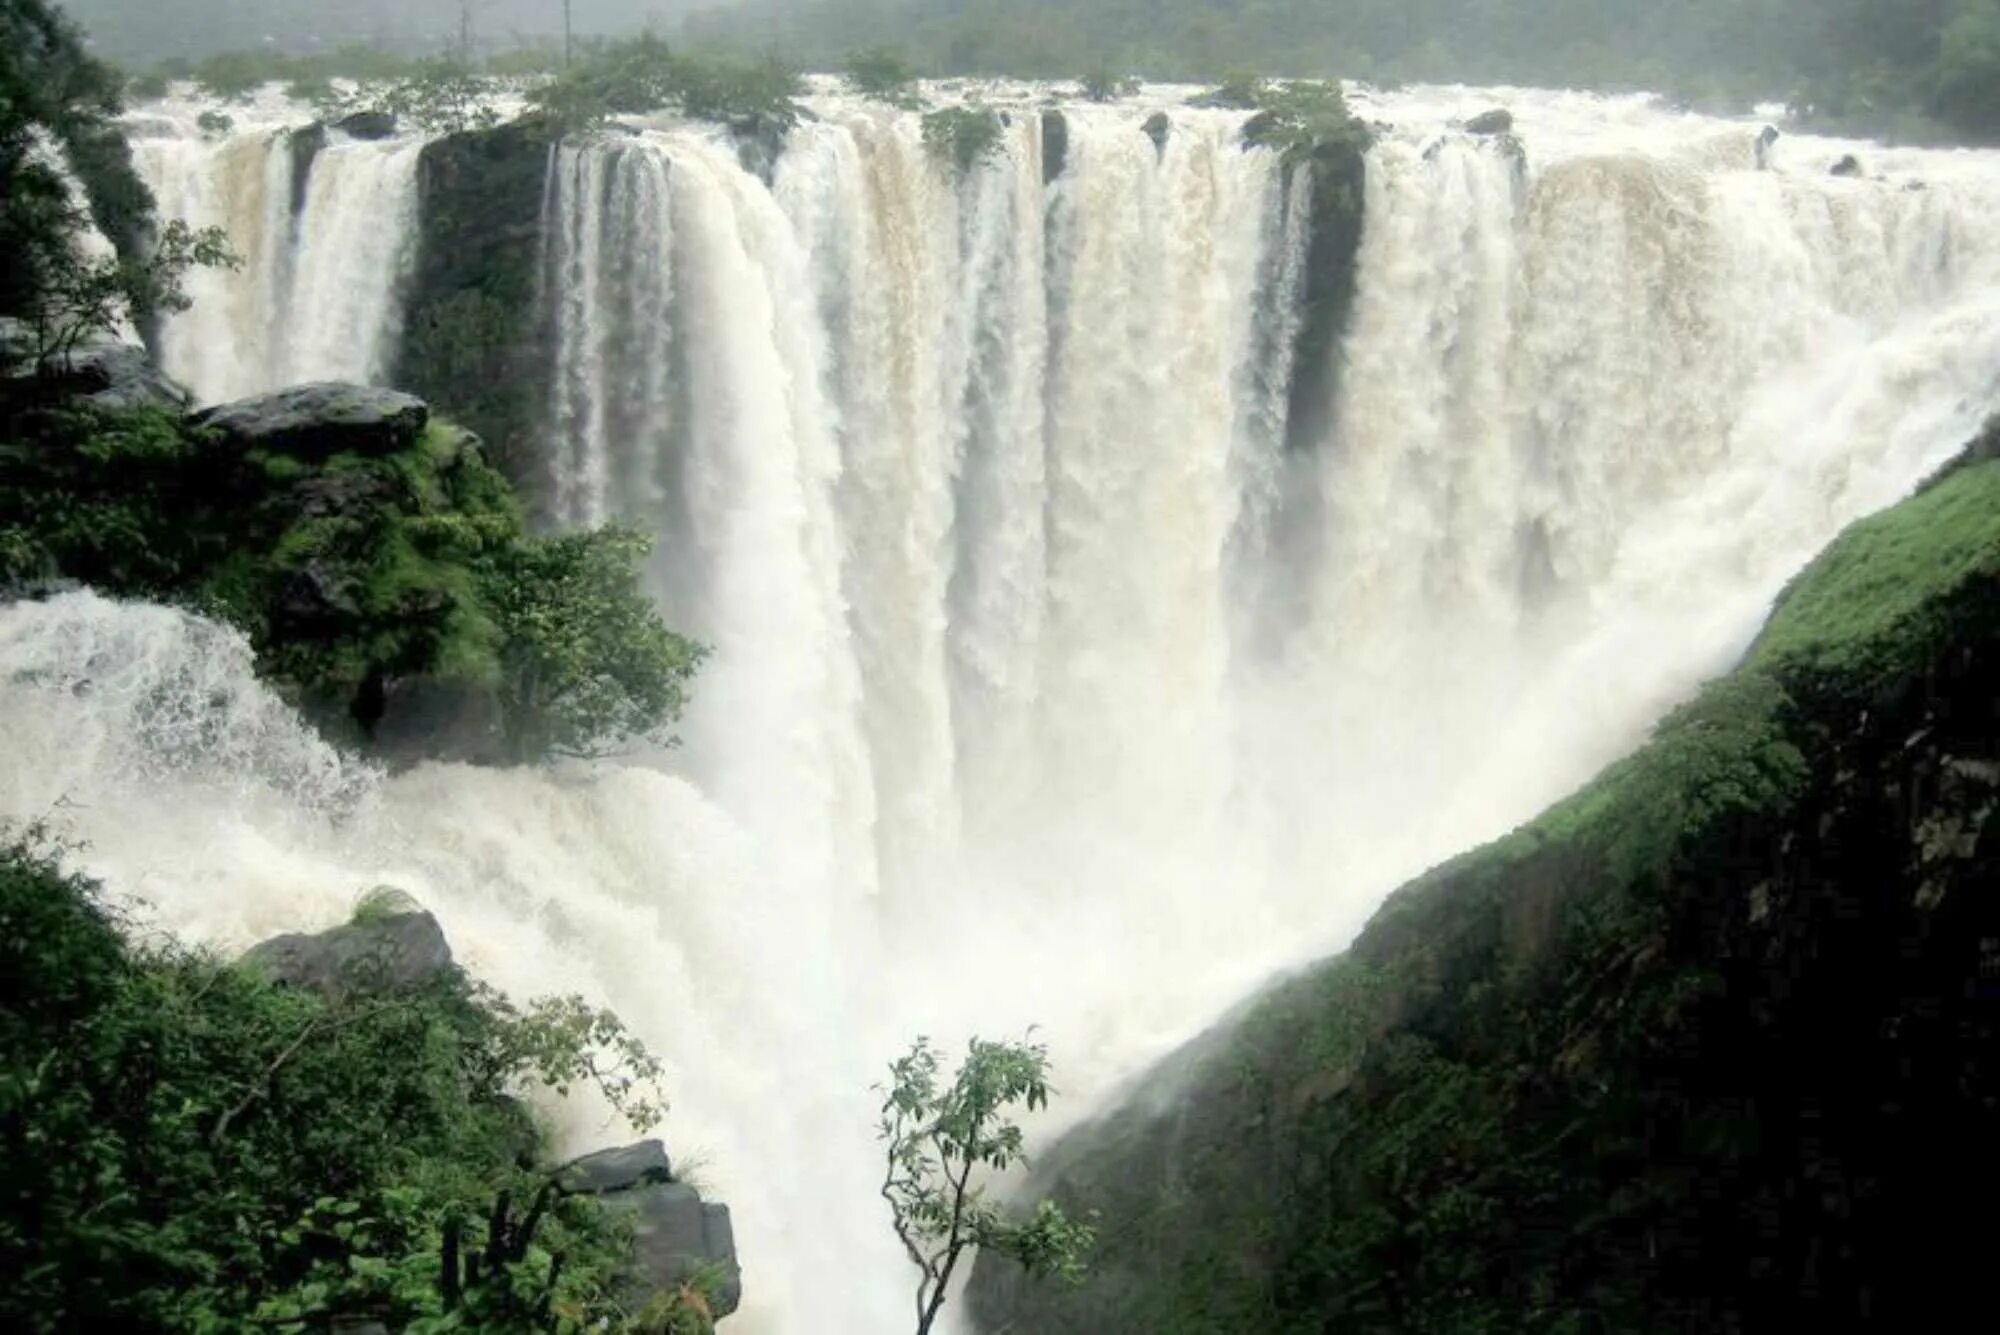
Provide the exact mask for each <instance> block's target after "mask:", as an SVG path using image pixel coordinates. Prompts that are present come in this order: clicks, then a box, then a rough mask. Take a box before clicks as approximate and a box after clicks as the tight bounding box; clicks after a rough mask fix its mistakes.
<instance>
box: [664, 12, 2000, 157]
mask: <svg viewBox="0 0 2000 1335" xmlns="http://www.w3.org/2000/svg"><path fill="white" fill-rule="evenodd" d="M685 31H686V33H687V34H688V36H689V37H690V38H692V39H694V40H697V41H702V42H712V43H727V44H734V45H737V46H739V47H743V48H746V49H749V50H754V51H759V52H774V53H776V54H778V55H781V56H782V57H784V58H786V59H788V60H791V61H793V62H795V63H800V64H803V65H806V66H809V67H814V68H823V67H829V66H834V65H837V64H838V62H839V58H840V56H841V55H842V54H843V53H844V52H847V51H849V50H852V49H854V48H856V47H869V46H875V45H878V44H883V43H889V44H895V45H899V46H901V47H902V48H903V49H904V50H905V51H906V52H907V53H908V55H909V57H910V58H911V60H912V61H913V62H914V63H915V64H917V65H918V66H919V67H921V68H925V69H927V70H930V71H933V72H936V73H941V74H997V73H1005V74H1019V75H1041V76H1051V77H1063V76H1077V75H1081V74H1083V73H1085V72H1086V71H1088V70H1090V69H1094V68H1106V67H1109V68H1114V69H1118V70H1121V71H1124V72H1129V73H1135V74H1141V75H1144V76H1146V77H1149V78H1156V79H1158V78H1181V79H1187V80H1191V81H1215V80H1219V79H1223V78H1225V77H1227V76H1228V75H1229V74H1230V73H1232V72H1235V71H1248V70H1254V71H1257V72H1260V73H1264V74H1272V75H1296V76H1314V77H1334V76H1337V77H1345V78H1358V79H1368V80H1373V81H1378V82H1418V81H1424V82H1432V81H1449V82H1468V83H1522V84H1539V85H1558V86H1575V87H1589V88H1634V89H1638V88H1643V89H1651V90H1656V91H1663V92H1669V93H1674V94H1678V95H1681V96H1685V97H1687V98H1688V99H1690V100H1691V101H1693V102H1694V103H1696V104H1698V105H1704V106H1716V107H1729V106H1737V105H1741V104H1744V103H1746V102H1748V101H1751V100H1762V99H1767V98H1777V99H1783V100H1786V101H1789V102H1791V103H1792V104H1793V105H1794V106H1795V107H1797V108H1799V109H1800V110H1801V111H1806V110H1810V111H1811V113H1812V114H1813V115H1815V116H1817V117H1819V118H1821V119H1823V120H1827V121H1834V122H1839V121H1853V122H1855V123H1857V124H1860V125H1865V126H1867V127H1868V128H1872V129H1878V130H1882V129H1886V130H1890V131H1898V130H1900V131H1902V132H1904V133H1907V134H1911V135H1922V134H1924V133H1926V132H1927V131H1928V132H1930V133H1952V134H1957V135H1961V136H1969V137H1975V138H1982V139H1985V138H1995V137H2000V0H1670V2H1666V3H1663V0H746V2H745V3H743V4H739V5H734V6H721V7H716V8H713V9H709V10H706V11H703V12H701V13H698V14H696V15H695V16H694V17H692V18H690V19H689V20H688V22H687V24H686V28H685Z"/></svg>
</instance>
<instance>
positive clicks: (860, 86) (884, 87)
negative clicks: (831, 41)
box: [842, 46, 923, 108]
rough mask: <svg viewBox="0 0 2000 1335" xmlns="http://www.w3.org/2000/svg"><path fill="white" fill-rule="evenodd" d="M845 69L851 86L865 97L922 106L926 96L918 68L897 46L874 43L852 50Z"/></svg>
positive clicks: (893, 103)
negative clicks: (860, 49)
mask: <svg viewBox="0 0 2000 1335" xmlns="http://www.w3.org/2000/svg"><path fill="white" fill-rule="evenodd" d="M842 70H843V72H844V73H845V74H846V76H847V84H848V87H850V88H852V89H853V90H854V91H855V92H857V93H859V94H861V95H862V96H863V97H872V98H874V99H875V100H876V101H878V102H887V103H889V104H890V105H891V106H896V107H908V108H914V107H917V106H921V105H922V103H923V95H922V94H921V93H920V92H919V91H918V88H917V71H916V69H915V67H914V66H912V65H911V64H910V62H909V59H908V58H907V57H906V56H904V54H903V53H902V52H901V51H899V50H898V49H896V48H895V47H893V46H872V47H869V48H867V49H866V50H862V51H851V52H849V53H848V55H847V59H846V62H845V63H844V64H843V65H842Z"/></svg>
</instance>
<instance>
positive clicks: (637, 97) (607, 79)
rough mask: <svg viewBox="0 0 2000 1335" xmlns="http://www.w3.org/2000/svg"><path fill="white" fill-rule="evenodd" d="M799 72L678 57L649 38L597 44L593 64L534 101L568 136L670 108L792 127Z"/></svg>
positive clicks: (552, 83) (545, 87)
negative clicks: (617, 119) (610, 121)
mask: <svg viewBox="0 0 2000 1335" xmlns="http://www.w3.org/2000/svg"><path fill="white" fill-rule="evenodd" d="M800 91H801V84H800V81H799V77H798V75H797V73H796V72H794V71H793V70H791V69H789V68H788V67H786V66H784V65H782V64H780V63H778V62H777V61H765V62H762V63H759V64H743V63H739V62H736V61H732V60H727V59H723V58H719V57H705V56H686V55H676V54H675V53H674V52H673V50H672V49H671V48H670V47H669V46H668V45H667V44H666V43H665V42H663V41H661V40H660V39H659V38H657V37H654V36H652V35H650V34H647V35H645V36H641V37H636V38H633V39H631V40H630V41H625V42H613V43H609V44H606V45H605V46H603V47H600V48H599V49H598V50H597V51H596V52H595V53H594V54H593V55H592V56H591V57H590V59H589V60H587V61H585V62H583V63H582V64H580V65H577V66H575V67H573V68H571V69H569V70H567V71H565V72H563V73H562V74H560V75H558V76H557V77H556V78H554V79H551V80H549V81H548V82H547V83H544V84H542V85H541V86H540V87H538V88H536V89H535V90H534V91H533V92H532V93H530V94H529V102H530V103H531V105H533V106H534V107H535V109H536V110H537V111H538V112H539V113H540V114H541V115H542V116H543V117H545V118H547V119H549V120H551V121H553V122H555V123H556V124H557V125H559V126H560V127H562V128H563V129H565V130H569V131H584V130H590V129H594V128H596V127H597V126H599V125H601V124H602V123H603V122H604V121H605V120H606V119H608V118H609V117H611V116H621V115H623V116H642V115H645V114H647V113H649V112H654V111H662V110H667V109H673V110H677V111H679V112H680V113H681V114H682V115H685V116H690V117H693V118H694V119H696V120H710V121H718V122H722V123H724V124H732V125H734V124H742V123H745V122H759V123H763V124H769V125H775V126H777V127H779V128H781V129H789V128H790V127H791V126H793V125H795V124H797V123H798V121H799V118H800V116H801V115H802V114H803V113H802V111H801V109H800V108H799V105H798V103H797V102H796V101H795V100H794V99H795V98H796V97H797V96H798V95H799V93H800Z"/></svg>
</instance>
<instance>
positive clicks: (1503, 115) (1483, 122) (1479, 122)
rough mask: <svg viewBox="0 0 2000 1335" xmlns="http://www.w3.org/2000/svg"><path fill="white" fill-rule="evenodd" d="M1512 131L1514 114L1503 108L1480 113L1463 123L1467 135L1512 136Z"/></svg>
mask: <svg viewBox="0 0 2000 1335" xmlns="http://www.w3.org/2000/svg"><path fill="white" fill-rule="evenodd" d="M1513 131H1514V113H1513V112H1511V111H1509V110H1507V108H1505V107H1495V108H1493V110H1491V111H1482V112H1480V113H1479V114H1478V115H1477V116H1474V117H1472V118H1471V119H1470V120H1468V121H1466V123H1465V132H1466V133H1467V134H1512V133H1513Z"/></svg>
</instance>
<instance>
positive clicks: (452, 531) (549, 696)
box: [0, 409, 702, 762]
mask: <svg viewBox="0 0 2000 1335" xmlns="http://www.w3.org/2000/svg"><path fill="white" fill-rule="evenodd" d="M13 428H14V429H13V431H12V432H10V433H8V435H7V436H5V437H0V579H5V580H9V581H13V580H26V579H46V578H51V577H55V576H63V577H67V578H70V579H76V580H81V581H83V582H85V583H88V584H91V585H93V586H95V587H97V588H100V589H103V590H105V591H106V592H110V593H115V594H123V595H127V596H136V597H144V598H152V599H156V600H163V601H170V602H179V603H183V604H187V605H189V606H192V607H193V608H195V609H196V610H198V611H201V612H204V613H207V614H209V615H212V616H218V617H221V618H223V619H225V620H227V621H229V622H231V623H232V624H234V625H236V626H238V627H240V628H242V629H243V630H244V631H245V633H246V634H248V636H249V637H250V641H251V644H252V645H253V646H254V647H255V649H256V651H257V665H258V671H259V673H260V674H261V675H263V676H264V677H266V678H267V679H269V680H271V681H272V682H273V683H274V684H276V685H277V686H278V687H279V688H280V690H281V691H283V692H284V693H285V694H287V695H288V696H290V697H291V698H292V699H294V700H295V701H297V702H299V703H300V704H302V705H305V706H308V707H309V708H310V709H311V710H312V712H313V713H314V714H315V716H316V717H320V718H322V719H330V718H334V717H338V716H339V715H341V714H345V715H346V716H348V717H349V718H351V719H352V721H353V723H354V724H356V725H358V726H359V727H360V728H361V729H362V730H363V731H367V730H368V729H370V728H372V727H373V725H374V723H375V721H376V719H377V718H378V717H379V715H380V709H381V704H380V694H381V692H382V690H383V689H384V686H385V684H386V683H389V682H392V681H394V680H396V679H399V678H405V677H415V676H428V677H432V678H436V679H438V680H441V681H444V682H449V683H453V684H457V685H462V686H465V687H470V688H474V689H477V690H479V691H482V692H491V693H493V694H494V695H495V697H496V698H497V700H498V702H499V705H500V710H501V715H502V720H501V721H502V726H503V727H504V729H505V732H506V736H507V739H508V743H509V756H510V758H511V759H513V760H516V761H523V762H526V761H534V760H539V759H542V758H544V757H547V756H550V755H557V754H560V755H601V754H605V753H607V752H609V751H611V750H613V749H615V748H618V747H621V746H624V745H628V744H631V743H634V742H637V741H639V740H642V739H651V740H656V741H659V742H662V743H665V742H667V741H668V740H669V737H668V732H667V730H668V729H669V728H670V727H671V725H672V723H673V721H674V719H675V718H676V717H677V716H678V715H679V712H680V709H681V706H682V703H683V700H684V698H685V693H686V690H687V685H688V682H689V680H690V679H691V678H692V676H693V673H694V671H695V669H696V667H697V666H698V664H699V662H700V660H701V656H702V651H701V649H700V648H699V647H698V646H696V645H695V644H693V643H691V642H689V641H687V640H685V639H683V638H681V637H680V636H678V635H675V634H674V633H673V632H672V631H671V630H669V629H668V628H667V627H666V625H665V623H663V622H662V621H661V620H660V619H659V616H658V614H657V613H656V612H654V610H653V607H652V604H651V602H650V601H649V600H648V598H647V597H646V594H645V592H644V590H643V589H642V588H641V587H640V581H639V563H640V561H641V559H642V557H643V555H644V553H645V550H646V543H645V541H644V540H643V539H641V538H639V537H638V536H637V535H634V534H631V533H627V532H624V531H621V530H605V531H601V532H596V533H583V534H573V535H566V536H563V537H559V538H549V539H537V538H530V537H528V536H527V535H526V533H525V531H524V530H523V527H522V522H521V516H520V510H519V506H518V504H517V503H516V501H515V498H514V494H513V489H512V488H511V487H510V486H509V485H508V483H507V481H506V479H505V478H504V477H502V476H501V475H500V474H499V473H498V472H497V471H495V470H494V469H493V468H492V466H491V465H489V464H488V463H487V462H486V461H485V459H484V457H483V456H482V454H481V452H480V450H479V449H478V447H477V445H476V444H475V443H473V442H472V441H471V440H470V438H469V437H467V436H465V435H464V433H462V432H459V431H458V430H456V429H455V428H452V427H449V426H446V425H443V424H441V423H433V424H432V425H431V427H430V428H429V429H428V430H427V431H426V432H425V434H424V435H423V436H422V437H421V438H420V439H419V440H418V441H417V443H416V444H415V445H414V446H412V447H411V448H409V449H407V450H404V451H401V452H392V453H388V454H382V455H366V456H364V455H359V454H335V455H333V456H332V457H330V458H325V459H313V458H310V457H305V456H300V455H294V454H290V453H286V452H282V451H271V452H266V451H257V450H252V451H237V450H233V449H230V448H228V447H226V446H225V445H223V444H222V443H221V442H218V441H213V440H208V439H205V438H203V437H202V436H201V435H200V434H199V433H198V432H195V431H193V430H192V429H190V428H189V427H188V426H187V425H186V424H185V423H183V422H182V421H181V420H179V419H178V418H175V417H173V416H171V415H170V414H166V413H161V412H129V413H106V412H95V411H75V410H46V409H38V410H35V411H32V412H28V413H24V414H22V415H20V416H18V417H17V418H16V419H15V421H14V423H13Z"/></svg>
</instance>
